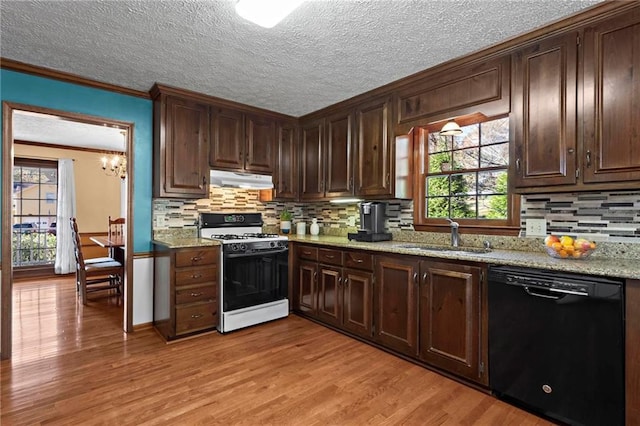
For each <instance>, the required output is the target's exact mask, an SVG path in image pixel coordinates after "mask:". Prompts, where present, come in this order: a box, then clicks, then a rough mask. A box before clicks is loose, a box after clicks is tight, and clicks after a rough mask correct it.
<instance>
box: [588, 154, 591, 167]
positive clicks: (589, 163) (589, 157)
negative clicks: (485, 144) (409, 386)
mask: <svg viewBox="0 0 640 426" xmlns="http://www.w3.org/2000/svg"><path fill="white" fill-rule="evenodd" d="M587 167H591V151H587Z"/></svg>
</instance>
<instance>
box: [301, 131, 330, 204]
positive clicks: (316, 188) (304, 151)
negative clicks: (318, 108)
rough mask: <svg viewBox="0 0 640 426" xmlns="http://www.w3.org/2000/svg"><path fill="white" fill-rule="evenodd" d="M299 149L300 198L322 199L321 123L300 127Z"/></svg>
mask: <svg viewBox="0 0 640 426" xmlns="http://www.w3.org/2000/svg"><path fill="white" fill-rule="evenodd" d="M301 131H302V140H301V147H300V151H301V152H300V161H301V164H300V167H301V170H300V173H301V177H300V198H301V199H303V200H313V199H319V198H323V197H324V181H323V178H324V176H323V170H324V166H323V158H322V122H321V121H318V122H314V123H312V124H309V125H307V126H304V127H302V130H301Z"/></svg>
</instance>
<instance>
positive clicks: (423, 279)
mask: <svg viewBox="0 0 640 426" xmlns="http://www.w3.org/2000/svg"><path fill="white" fill-rule="evenodd" d="M422 282H424V283H426V282H427V273H426V272H425V273H424V274H422Z"/></svg>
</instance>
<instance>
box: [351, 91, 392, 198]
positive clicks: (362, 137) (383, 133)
mask: <svg viewBox="0 0 640 426" xmlns="http://www.w3.org/2000/svg"><path fill="white" fill-rule="evenodd" d="M357 121H358V139H357V147H356V152H357V161H356V165H355V169H356V176H355V178H356V188H355V191H356V194H358V195H362V196H374V195H375V196H381V195H392V192H393V191H392V188H391V173H392V170H391V152H392V150H391V136H390V131H391V101H390V99H388V98H383V99H380V100H378V101H374V102H371V103H369V104H366V105H363V106H361V107H360V108H358V111H357Z"/></svg>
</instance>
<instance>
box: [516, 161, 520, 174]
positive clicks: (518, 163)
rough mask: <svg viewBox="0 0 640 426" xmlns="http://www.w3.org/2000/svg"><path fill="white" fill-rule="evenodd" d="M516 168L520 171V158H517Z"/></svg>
mask: <svg viewBox="0 0 640 426" xmlns="http://www.w3.org/2000/svg"><path fill="white" fill-rule="evenodd" d="M516 170H517V171H520V159H519V158H516Z"/></svg>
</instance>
